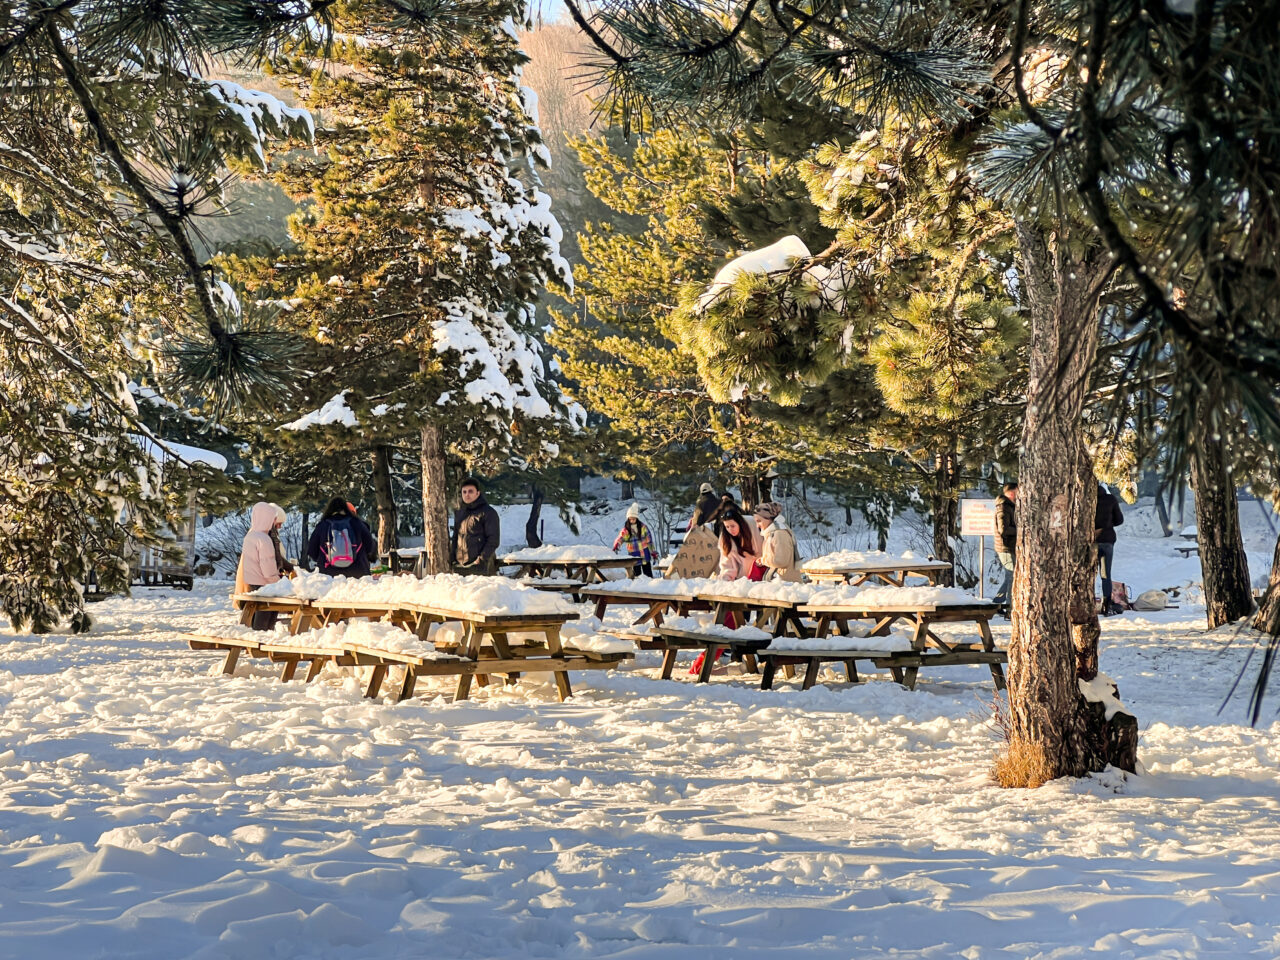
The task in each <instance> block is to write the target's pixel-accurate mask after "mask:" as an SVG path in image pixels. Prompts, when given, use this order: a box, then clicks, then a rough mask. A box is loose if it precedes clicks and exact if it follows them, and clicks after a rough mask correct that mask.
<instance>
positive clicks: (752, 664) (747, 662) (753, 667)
mask: <svg viewBox="0 0 1280 960" xmlns="http://www.w3.org/2000/svg"><path fill="white" fill-rule="evenodd" d="M742 665H743V666H744V667H745V668H746V670H747V673H759V672H760V666H759V665H758V664H757V663H756V655H755V654H754V653H744V654H743V655H742Z"/></svg>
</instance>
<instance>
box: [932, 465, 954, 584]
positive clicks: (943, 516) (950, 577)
mask: <svg viewBox="0 0 1280 960" xmlns="http://www.w3.org/2000/svg"><path fill="white" fill-rule="evenodd" d="M959 489H960V458H959V457H958V456H957V454H956V447H955V444H954V443H953V444H951V447H950V449H948V450H945V451H943V452H942V453H940V454H938V456H937V458H936V459H935V462H934V470H933V556H934V558H935V559H937V560H945V561H946V562H947V563H950V564H953V567H952V569H950V570H948V571H946V572H945V573H941V574H939V575H938V583H939V584H941V585H942V586H944V587H954V586H955V583H956V578H955V567H954V564H955V562H956V554H955V549H954V548H953V547H952V545H951V538H952V537H953V536H955V534H956V531H957V528H958V523H957V517H958V514H959V510H960V504H959V501H958V499H957V498H958V495H959Z"/></svg>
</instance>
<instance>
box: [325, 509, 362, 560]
mask: <svg viewBox="0 0 1280 960" xmlns="http://www.w3.org/2000/svg"><path fill="white" fill-rule="evenodd" d="M351 533H352V531H351V521H350V519H348V518H346V517H338V518H335V519H333V520H330V521H329V544H328V546H326V547H325V548H324V556H325V562H326V563H328V565H329V566H331V567H339V568H344V567H349V566H351V565H352V564H353V563H355V562H356V554H357V553H358V552H359V551H360V546H359V545H358V544H357V545H354V546H353V545H352V537H351Z"/></svg>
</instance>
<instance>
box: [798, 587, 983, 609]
mask: <svg viewBox="0 0 1280 960" xmlns="http://www.w3.org/2000/svg"><path fill="white" fill-rule="evenodd" d="M990 603H991V601H990V600H983V599H979V598H978V597H975V596H972V595H970V594H968V593H965V592H964V591H963V590H958V589H956V588H955V587H867V586H861V587H854V586H850V585H847V584H846V585H843V586H834V587H827V588H825V589H822V590H818V591H815V592H814V594H813V596H812V597H810V598H809V605H810V606H812V607H841V606H844V607H856V608H857V609H859V610H914V609H917V608H920V607H929V606H937V607H943V606H961V605H969V604H990Z"/></svg>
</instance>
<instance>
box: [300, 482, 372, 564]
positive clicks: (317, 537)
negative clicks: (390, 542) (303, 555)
mask: <svg viewBox="0 0 1280 960" xmlns="http://www.w3.org/2000/svg"><path fill="white" fill-rule="evenodd" d="M377 550H378V546H377V544H376V543H374V542H373V534H372V533H371V532H370V530H369V528H368V526H366V525H365V522H364V521H363V520H361V519H360V518H359V517H357V516H356V515H355V511H354V510H352V509H351V507H350V506H349V505H348V503H347V501H346V500H344V499H342V497H334V498H333V499H332V500H330V501H329V505H328V506H327V507H325V508H324V514H323V515H322V516H321V518H320V522H319V523H317V524H316V528H315V530H314V532H312V534H311V539H310V540H309V541H308V542H307V556H308V557H310V558H311V562H312V563H313V564H314V565H315V568H316V569H317V570H319V571H320V572H321V573H327V574H328V575H329V576H331V577H367V576H369V571H370V569H372V567H373V555H374V554H375V553H376V552H377Z"/></svg>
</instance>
